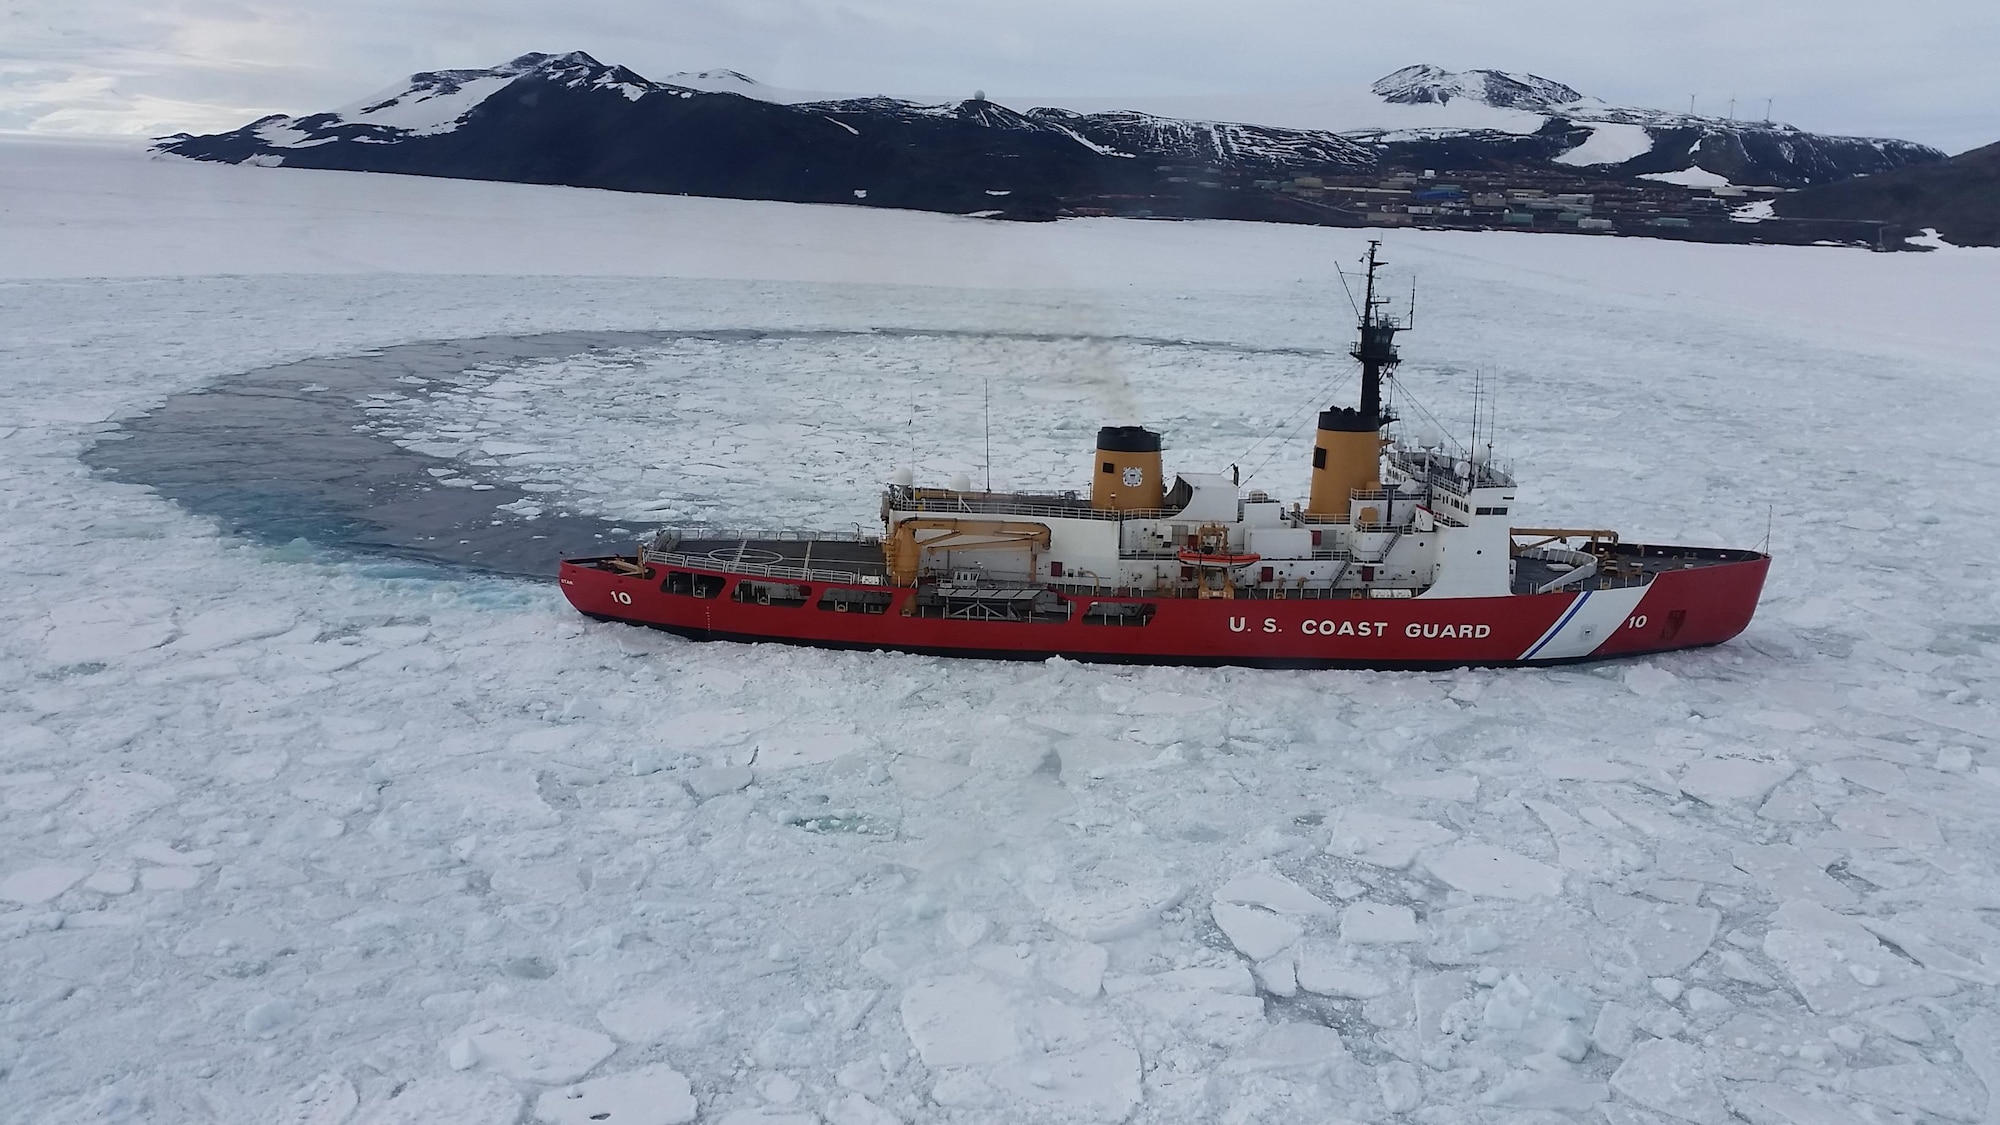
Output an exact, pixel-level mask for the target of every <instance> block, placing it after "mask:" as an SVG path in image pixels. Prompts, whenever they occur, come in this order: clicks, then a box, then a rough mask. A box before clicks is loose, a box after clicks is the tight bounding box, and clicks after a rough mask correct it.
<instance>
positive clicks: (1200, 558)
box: [1178, 547, 1264, 570]
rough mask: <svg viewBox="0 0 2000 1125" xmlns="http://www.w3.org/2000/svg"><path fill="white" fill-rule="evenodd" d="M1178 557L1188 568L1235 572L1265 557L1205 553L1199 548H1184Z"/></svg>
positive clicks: (1246, 554)
mask: <svg viewBox="0 0 2000 1125" xmlns="http://www.w3.org/2000/svg"><path fill="white" fill-rule="evenodd" d="M1178 557H1179V559H1180V560H1181V562H1183V563H1186V564H1187V565H1188V566H1212V567H1222V568H1224V569H1228V570H1235V569H1237V568H1238V567H1245V566H1249V565H1251V564H1252V563H1255V562H1257V561H1258V560H1260V559H1262V558H1263V557H1264V556H1262V555H1252V554H1248V553H1245V554H1240V555H1232V554H1228V553H1226V552H1225V553H1221V554H1218V553H1216V552H1213V551H1204V550H1202V549H1201V548H1199V547H1183V548H1181V549H1180V552H1179V554H1178Z"/></svg>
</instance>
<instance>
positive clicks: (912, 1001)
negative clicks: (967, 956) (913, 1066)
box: [899, 975, 1020, 1067]
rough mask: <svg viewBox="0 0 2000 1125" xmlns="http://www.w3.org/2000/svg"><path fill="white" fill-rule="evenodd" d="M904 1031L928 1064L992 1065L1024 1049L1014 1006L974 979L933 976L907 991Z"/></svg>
mask: <svg viewBox="0 0 2000 1125" xmlns="http://www.w3.org/2000/svg"><path fill="white" fill-rule="evenodd" d="M899 1008H900V1010H901V1012H902V1015H903V1031H904V1032H905V1033H906V1034H907V1035H908V1036H909V1037H910V1042H911V1043H912V1044H914V1045H915V1046H916V1048H917V1053H918V1054H920V1055H922V1056H923V1060H924V1065H925V1066H932V1067H939V1066H964V1065H967V1064H969V1063H992V1062H999V1061H1000V1060H1002V1059H1006V1058H1009V1057H1011V1056H1012V1055H1013V1054H1014V1053H1015V1052H1016V1051H1018V1050H1019V1049H1020V1042H1019V1039H1018V1037H1017V1034H1016V1031H1015V1016H1014V1010H1013V1002H1012V1000H1011V999H1010V998H1009V996H1008V994H1007V993H1006V992H1005V991H1003V990H1002V989H1001V988H1000V987H999V986H998V985H995V984H993V983H992V982H990V981H987V980H985V979H983V978H980V977H977V976H970V975H961V976H952V977H933V978H931V979H928V980H922V981H918V982H917V983H915V984H913V985H911V986H910V987H909V988H907V989H904V990H903V999H902V1002H901V1004H900V1005H899Z"/></svg>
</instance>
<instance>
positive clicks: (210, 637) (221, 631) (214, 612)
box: [173, 606, 299, 652]
mask: <svg viewBox="0 0 2000 1125" xmlns="http://www.w3.org/2000/svg"><path fill="white" fill-rule="evenodd" d="M298 619H299V615H298V611H297V610H295V609H293V608H291V607H290V606H225V607H223V608H221V609H211V610H208V611H206V612H203V613H197V614H195V615H194V616H192V617H190V618H188V619H187V620H186V621H184V622H182V623H181V635H180V638H179V639H178V640H176V641H174V643H173V650H174V651H177V652H179V651H185V652H209V651H212V650H214V649H218V648H227V647H228V646H230V645H234V644H241V643H243V642H244V641H254V640H262V639H264V638H265V637H275V636H278V635H280V634H282V633H285V632H286V631H288V630H290V629H291V627H292V626H293V625H294V624H296V623H297V622H298Z"/></svg>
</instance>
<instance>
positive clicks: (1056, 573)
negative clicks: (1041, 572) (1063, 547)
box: [1049, 559, 1063, 578]
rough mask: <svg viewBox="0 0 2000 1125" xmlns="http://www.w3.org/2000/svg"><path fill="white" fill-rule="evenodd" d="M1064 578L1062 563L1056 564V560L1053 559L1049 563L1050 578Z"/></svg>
mask: <svg viewBox="0 0 2000 1125" xmlns="http://www.w3.org/2000/svg"><path fill="white" fill-rule="evenodd" d="M1062 576H1063V573H1062V564H1061V563H1059V562H1056V561H1055V560H1053V559H1051V560H1050V561H1049V577H1050V578H1061V577H1062Z"/></svg>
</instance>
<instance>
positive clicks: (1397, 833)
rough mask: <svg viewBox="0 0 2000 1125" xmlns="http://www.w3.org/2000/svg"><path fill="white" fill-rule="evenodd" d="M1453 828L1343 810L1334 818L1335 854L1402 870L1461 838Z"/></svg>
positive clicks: (1330, 850)
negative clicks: (1423, 853)
mask: <svg viewBox="0 0 2000 1125" xmlns="http://www.w3.org/2000/svg"><path fill="white" fill-rule="evenodd" d="M1457 835H1458V834H1457V833H1455V832H1453V831H1452V830H1451V829H1449V828H1446V827H1444V826H1443V825H1440V824H1437V823H1435V822H1433V821H1428V820H1414V819H1411V818H1409V817H1400V816H1385V815H1383V814H1381V813H1372V812H1366V811H1364V810H1360V809H1342V810H1340V812H1339V814H1337V815H1336V816H1335V818H1334V822H1333V838H1332V840H1331V842H1329V843H1328V844H1327V846H1326V850H1327V852H1328V853H1329V854H1331V855H1337V856H1343V857H1345V858H1347V859H1355V860H1360V861H1361V862H1362V863H1372V864H1374V865H1375V866H1377V867H1387V868H1391V869H1397V870H1400V869H1402V868H1405V867H1408V866H1409V865H1410V864H1411V863H1413V862H1415V861H1416V858H1417V853H1418V852H1421V851H1423V850H1424V849H1425V848H1431V847H1436V846H1437V845H1439V844H1445V843H1449V842H1450V841H1452V840H1453V839H1456V838H1457Z"/></svg>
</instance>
